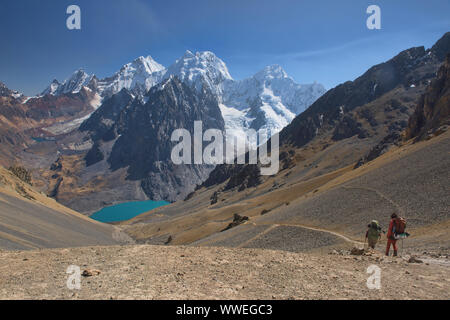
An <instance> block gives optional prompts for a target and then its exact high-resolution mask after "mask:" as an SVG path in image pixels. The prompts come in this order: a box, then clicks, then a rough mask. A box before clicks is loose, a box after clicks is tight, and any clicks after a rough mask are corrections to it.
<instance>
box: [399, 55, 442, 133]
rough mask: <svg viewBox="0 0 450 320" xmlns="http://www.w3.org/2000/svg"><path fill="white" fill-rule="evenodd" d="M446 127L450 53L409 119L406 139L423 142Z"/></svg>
mask: <svg viewBox="0 0 450 320" xmlns="http://www.w3.org/2000/svg"><path fill="white" fill-rule="evenodd" d="M448 49H449V50H450V48H448ZM445 125H450V53H449V54H448V55H447V59H446V61H445V63H444V64H443V65H442V67H441V68H440V69H439V71H438V74H437V78H436V79H435V80H433V81H432V82H431V84H430V85H429V86H428V88H427V91H426V93H425V94H424V95H423V96H422V97H421V98H420V101H419V103H418V104H417V107H416V110H415V112H414V114H413V115H412V116H411V118H410V119H409V123H408V128H407V130H406V138H407V139H411V138H416V139H417V140H422V139H425V138H427V137H428V136H429V135H432V134H434V133H436V131H439V129H440V128H441V129H442V130H443V129H444V128H442V126H445Z"/></svg>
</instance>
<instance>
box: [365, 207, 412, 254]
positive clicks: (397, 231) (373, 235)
mask: <svg viewBox="0 0 450 320" xmlns="http://www.w3.org/2000/svg"><path fill="white" fill-rule="evenodd" d="M367 227H368V230H367V232H366V239H367V240H368V243H369V247H370V248H372V249H375V246H376V244H377V242H378V240H380V239H381V233H382V232H383V231H382V230H381V227H380V225H379V223H378V221H376V220H372V222H371V223H370V224H369V225H368V226H367ZM405 228H406V220H405V219H404V218H401V217H399V216H398V215H397V214H396V213H393V214H392V215H391V221H390V223H389V228H388V231H387V246H386V255H387V256H389V251H390V249H391V246H392V247H393V248H394V257H396V256H397V254H398V248H397V240H398V239H404V238H406V237H408V236H409V234H408V233H407V232H405Z"/></svg>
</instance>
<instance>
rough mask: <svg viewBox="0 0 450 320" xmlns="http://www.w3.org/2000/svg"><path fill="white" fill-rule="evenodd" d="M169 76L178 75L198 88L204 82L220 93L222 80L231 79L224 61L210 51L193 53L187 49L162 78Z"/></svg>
mask: <svg viewBox="0 0 450 320" xmlns="http://www.w3.org/2000/svg"><path fill="white" fill-rule="evenodd" d="M170 76H175V77H178V78H179V79H180V80H181V81H185V82H188V83H190V84H192V85H193V86H194V87H196V88H198V89H200V88H201V87H202V86H203V84H205V83H206V85H208V86H209V88H210V89H211V90H212V91H213V92H215V93H216V94H220V88H219V87H220V85H221V84H222V83H223V82H224V81H226V80H232V79H233V78H232V77H231V75H230V73H229V71H228V68H227V66H226V65H225V63H224V62H223V61H222V60H221V59H219V58H218V57H217V56H216V55H215V54H214V53H212V52H210V51H204V52H197V53H195V54H193V53H192V52H191V51H189V50H187V51H186V52H185V53H184V55H183V56H182V57H181V58H180V59H178V60H177V61H176V62H175V63H174V64H172V65H171V66H170V67H169V68H168V69H167V72H166V73H165V75H164V79H168V78H169V77H170Z"/></svg>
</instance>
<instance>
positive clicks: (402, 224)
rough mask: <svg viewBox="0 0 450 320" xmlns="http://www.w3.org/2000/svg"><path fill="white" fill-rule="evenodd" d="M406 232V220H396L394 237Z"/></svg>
mask: <svg viewBox="0 0 450 320" xmlns="http://www.w3.org/2000/svg"><path fill="white" fill-rule="evenodd" d="M405 230H406V219H405V218H402V217H400V218H396V219H395V220H394V230H393V232H394V235H399V234H403V233H405Z"/></svg>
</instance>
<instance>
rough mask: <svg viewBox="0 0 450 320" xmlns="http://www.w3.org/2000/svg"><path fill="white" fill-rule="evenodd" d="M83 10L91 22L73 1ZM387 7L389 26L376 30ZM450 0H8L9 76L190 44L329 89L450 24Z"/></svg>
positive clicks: (0, 12) (9, 80)
mask: <svg viewBox="0 0 450 320" xmlns="http://www.w3.org/2000/svg"><path fill="white" fill-rule="evenodd" d="M71 4H77V5H79V6H80V8H81V14H82V21H81V26H82V29H81V30H76V31H70V30H68V29H67V28H66V19H67V17H68V15H67V14H66V8H67V7H68V6H69V5H71ZM371 4H377V5H379V6H380V7H381V13H382V29H381V30H368V29H367V28H366V19H367V17H368V15H367V14H366V9H367V7H368V6H369V5H371ZM449 12H450V1H447V0H427V1H423V0H407V1H406V0H386V1H377V0H372V1H366V0H339V1H337V0H329V1H325V0H315V1H312V0H276V1H275V0H226V1H225V0H184V1H180V0H164V1H161V0H151V1H148V0H113V1H111V0H109V1H106V0H94V1H92V0H71V1H66V0H41V1H35V0H14V1H13V0H2V1H1V3H0V39H1V40H0V41H1V47H0V81H2V82H4V83H6V84H7V85H8V86H9V87H10V88H12V89H16V90H20V91H22V92H24V93H25V94H27V95H34V94H36V93H38V92H40V91H42V90H43V89H44V88H45V87H46V86H47V85H48V84H49V83H50V81H52V80H53V79H54V78H57V79H59V80H64V79H65V78H66V77H67V76H69V75H70V74H71V73H72V72H73V71H74V70H75V69H78V68H80V67H82V68H84V69H85V70H86V71H87V72H88V73H95V74H96V75H97V76H99V77H105V76H110V75H111V74H113V73H114V72H115V71H117V70H118V69H119V68H120V67H121V66H122V65H123V64H125V63H127V62H130V61H131V60H133V59H134V58H136V57H138V56H141V55H144V56H145V55H151V56H153V58H154V59H155V60H156V61H158V62H160V63H161V64H163V65H165V66H168V65H169V64H171V63H172V62H173V61H175V59H177V58H179V57H180V56H181V55H182V54H183V53H184V52H185V51H186V50H187V49H188V50H191V51H194V52H195V51H203V50H210V51H213V52H214V53H215V54H216V55H217V56H219V57H220V58H221V59H222V60H224V61H225V63H226V64H227V66H228V68H229V70H230V73H231V75H232V76H233V77H234V78H235V79H242V78H245V77H248V76H251V75H253V74H254V73H256V72H257V71H259V70H260V69H262V68H263V67H264V66H266V65H270V64H279V65H281V66H282V67H283V68H284V69H285V70H286V72H287V73H288V74H289V75H290V76H292V77H293V78H294V79H295V80H296V81H297V82H299V83H310V82H313V81H318V82H320V83H323V84H324V85H325V86H326V87H327V89H329V88H331V87H334V86H336V85H337V84H339V83H341V82H344V81H347V80H353V79H355V78H356V77H357V76H359V75H360V74H362V73H363V72H364V71H365V70H367V69H368V68H369V67H371V66H372V65H374V64H377V63H380V62H383V61H385V60H388V59H390V58H391V57H392V56H394V55H395V54H397V53H398V52H399V51H401V50H404V49H407V48H409V47H413V46H420V45H424V46H425V47H427V48H428V47H430V46H431V45H432V44H433V43H434V42H436V41H437V40H438V39H439V38H440V37H441V36H442V35H443V34H444V33H445V32H447V31H450V18H449V14H448V13H449Z"/></svg>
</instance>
